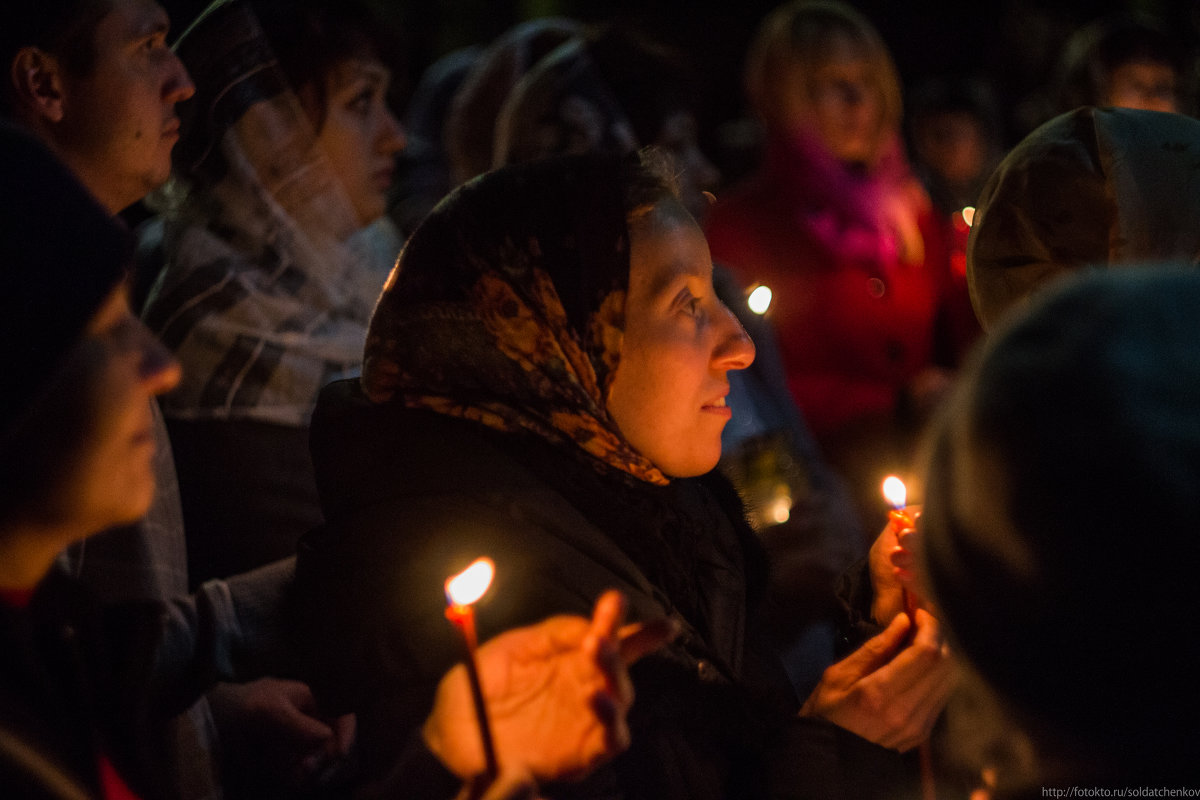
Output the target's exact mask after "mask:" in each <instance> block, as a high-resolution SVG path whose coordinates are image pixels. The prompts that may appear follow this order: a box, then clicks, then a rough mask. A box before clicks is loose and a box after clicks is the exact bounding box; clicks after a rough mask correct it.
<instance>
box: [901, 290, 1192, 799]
mask: <svg viewBox="0 0 1200 800" xmlns="http://www.w3.org/2000/svg"><path fill="white" fill-rule="evenodd" d="M1198 342H1200V273H1197V272H1196V271H1194V270H1192V269H1189V268H1186V267H1175V268H1169V269H1168V268H1162V267H1147V268H1146V269H1141V270H1136V271H1135V270H1119V271H1111V272H1106V273H1091V274H1087V275H1080V276H1076V277H1075V278H1074V279H1070V280H1067V281H1064V282H1062V284H1060V285H1059V286H1058V287H1056V288H1054V289H1051V290H1049V291H1047V292H1045V293H1043V294H1041V295H1040V296H1039V297H1038V298H1036V299H1034V300H1033V301H1031V303H1030V304H1029V306H1028V308H1026V309H1023V310H1022V311H1020V312H1018V313H1014V314H1013V315H1010V316H1009V317H1008V318H1007V320H1006V324H1004V325H1002V326H1001V327H1000V328H999V329H998V330H997V331H995V333H994V334H993V335H992V336H991V338H990V339H989V340H988V342H987V345H986V346H985V347H984V348H983V349H982V350H981V351H980V352H979V353H977V354H976V358H975V359H974V360H973V361H972V362H971V364H970V366H969V367H968V368H967V369H966V371H965V372H964V374H963V376H962V378H961V383H960V384H959V385H958V387H956V391H955V394H954V396H953V398H952V400H951V402H950V404H949V406H948V408H947V412H948V413H947V414H946V415H945V416H944V417H943V419H942V421H941V425H940V427H939V428H938V429H937V433H936V435H935V437H934V443H933V447H932V448H931V450H932V456H931V460H930V469H929V474H928V483H927V485H926V502H925V507H924V513H923V516H922V525H923V529H924V535H925V540H924V542H925V547H924V555H925V562H926V568H927V569H926V574H927V576H928V580H929V584H930V589H931V593H932V595H933V596H934V597H935V598H936V600H937V603H938V605H939V607H940V609H941V612H942V616H943V619H944V621H945V622H946V623H947V625H948V626H949V628H950V630H951V631H952V634H953V637H954V639H955V641H956V643H957V644H958V646H959V648H960V649H961V652H963V653H964V654H965V655H966V656H967V658H968V659H969V660H970V661H971V662H972V663H973V664H974V665H975V666H976V668H977V669H978V671H979V672H980V673H981V674H982V675H983V676H984V678H985V679H986V680H987V681H988V683H989V684H991V685H992V687H993V688H994V689H996V690H997V692H998V694H999V695H1000V696H1001V698H1002V699H1003V700H1004V701H1005V702H1006V703H1007V704H1009V705H1010V706H1011V707H1012V709H1013V710H1014V711H1015V712H1016V714H1017V716H1018V718H1023V719H1024V720H1025V721H1026V722H1027V723H1029V725H1030V729H1031V731H1033V732H1035V735H1040V736H1042V737H1046V738H1049V739H1050V740H1052V741H1055V742H1063V741H1066V742H1072V743H1074V746H1075V747H1076V748H1083V751H1084V752H1086V754H1087V756H1088V757H1089V758H1092V757H1094V758H1096V759H1098V760H1099V762H1098V763H1107V765H1108V766H1109V767H1111V768H1112V769H1114V770H1115V771H1117V772H1121V773H1124V774H1127V775H1128V774H1133V773H1137V772H1141V771H1143V770H1146V769H1149V770H1150V771H1151V772H1156V773H1157V777H1158V778H1159V779H1165V778H1166V777H1167V774H1166V773H1165V772H1163V771H1162V770H1167V771H1169V770H1171V769H1176V770H1178V769H1185V770H1186V769H1193V768H1194V765H1195V764H1196V763H1197V759H1198V758H1200V691H1198V690H1197V688H1196V684H1195V678H1196V675H1197V674H1200V637H1197V636H1196V635H1195V633H1194V631H1193V630H1192V628H1193V627H1194V625H1195V621H1196V620H1197V619H1200V591H1198V589H1197V585H1198V581H1197V576H1198V570H1200V348H1198V347H1197V343H1198ZM1172 764H1173V765H1174V766H1172Z"/></svg>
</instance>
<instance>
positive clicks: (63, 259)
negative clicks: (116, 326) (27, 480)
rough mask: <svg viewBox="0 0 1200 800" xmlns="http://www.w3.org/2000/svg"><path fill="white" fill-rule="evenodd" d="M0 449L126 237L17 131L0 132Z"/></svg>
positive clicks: (124, 255) (55, 365)
mask: <svg viewBox="0 0 1200 800" xmlns="http://www.w3.org/2000/svg"><path fill="white" fill-rule="evenodd" d="M0 187H3V191H2V192H0V268H2V269H3V270H4V279H3V283H4V289H3V291H0V341H3V342H4V346H3V348H0V353H3V355H2V356H0V373H2V374H3V379H2V383H0V386H2V387H3V388H2V389H0V443H3V442H4V441H5V440H6V439H7V438H8V437H9V435H11V433H12V432H13V430H14V429H15V428H16V427H18V426H19V424H20V421H21V419H22V417H23V416H24V415H25V414H26V413H27V412H28V411H29V409H30V407H31V406H32V404H33V403H34V402H35V401H36V400H37V398H38V395H39V393H40V392H42V391H43V390H44V389H45V387H46V385H47V384H48V383H49V382H50V380H51V379H52V378H53V376H54V374H55V372H56V371H57V370H58V369H59V367H60V366H61V365H62V363H63V361H64V359H65V358H66V356H67V354H68V353H69V352H70V351H71V349H72V348H73V347H74V345H75V343H76V342H77V341H78V340H79V338H80V335H81V334H82V332H83V330H84V328H85V327H86V326H87V324H88V322H89V321H90V320H91V318H92V316H93V315H95V313H96V311H97V310H98V309H99V307H100V304H101V303H102V302H103V301H104V299H105V298H106V297H107V296H108V295H109V294H110V293H111V292H112V290H113V289H114V288H115V287H116V286H117V284H118V283H119V282H120V281H121V280H122V279H123V278H124V276H125V270H126V268H127V265H128V263H129V258H130V256H131V254H132V248H133V238H132V236H131V234H130V233H129V231H128V230H127V229H126V228H125V227H124V226H122V225H121V224H120V223H118V222H116V221H115V220H114V219H113V218H112V217H111V216H110V215H109V214H108V212H106V211H105V210H104V209H103V208H102V207H101V206H100V204H99V203H98V202H97V201H96V200H95V198H93V197H92V195H91V194H89V193H88V191H87V190H86V189H84V188H83V186H81V185H80V183H79V182H78V181H77V180H76V179H75V177H74V176H73V175H72V174H71V173H70V172H69V171H68V170H67V168H66V167H65V166H63V164H62V163H61V162H60V161H59V160H58V159H57V158H55V157H54V156H53V155H52V154H51V153H50V151H49V150H47V149H46V148H45V147H44V146H43V145H42V144H41V143H40V142H38V141H37V140H35V139H34V138H33V137H32V136H31V135H30V134H28V133H27V132H25V131H23V130H20V129H18V128H16V127H13V126H11V125H0Z"/></svg>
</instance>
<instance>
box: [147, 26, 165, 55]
mask: <svg viewBox="0 0 1200 800" xmlns="http://www.w3.org/2000/svg"><path fill="white" fill-rule="evenodd" d="M166 46H167V34H166V32H165V31H158V32H156V33H154V34H153V35H151V36H150V37H148V38H147V39H145V40H144V41H143V42H142V46H141V49H142V50H144V51H145V52H147V53H152V52H154V51H155V50H159V49H162V48H165V47H166Z"/></svg>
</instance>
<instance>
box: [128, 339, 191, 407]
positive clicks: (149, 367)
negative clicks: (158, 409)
mask: <svg viewBox="0 0 1200 800" xmlns="http://www.w3.org/2000/svg"><path fill="white" fill-rule="evenodd" d="M138 325H139V331H138V334H139V336H140V338H141V351H142V358H141V362H140V363H139V364H138V372H139V375H140V377H141V380H142V386H143V387H144V388H145V389H146V392H147V393H148V394H149V395H150V396H152V397H153V396H155V395H160V394H165V393H166V392H169V391H171V390H172V389H174V388H175V387H176V386H178V385H179V381H180V379H181V378H182V377H183V368H182V367H181V366H180V365H179V361H178V360H177V359H176V358H175V356H173V355H172V354H171V351H170V350H168V349H167V347H166V345H164V344H163V343H162V342H161V341H159V339H158V337H157V336H155V335H154V333H153V332H151V330H150V329H149V328H147V327H146V326H145V325H144V324H142V323H141V322H138Z"/></svg>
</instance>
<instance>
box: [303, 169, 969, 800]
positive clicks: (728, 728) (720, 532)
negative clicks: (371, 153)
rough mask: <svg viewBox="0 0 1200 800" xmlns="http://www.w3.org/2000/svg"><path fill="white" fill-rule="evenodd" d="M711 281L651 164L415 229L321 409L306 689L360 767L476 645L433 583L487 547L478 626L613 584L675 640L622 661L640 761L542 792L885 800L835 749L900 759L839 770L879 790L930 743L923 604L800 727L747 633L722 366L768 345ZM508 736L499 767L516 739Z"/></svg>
mask: <svg viewBox="0 0 1200 800" xmlns="http://www.w3.org/2000/svg"><path fill="white" fill-rule="evenodd" d="M711 276H712V262H711V259H710V258H709V255H708V249H707V245H706V244H705V242H704V238H703V236H702V234H701V233H700V230H699V228H698V227H697V225H696V223H695V222H694V221H693V220H692V218H691V217H690V216H689V215H688V214H687V212H686V210H685V209H684V208H683V206H682V205H681V203H680V202H679V200H678V199H677V198H676V196H675V194H674V192H673V190H672V188H671V187H670V183H669V179H667V178H664V177H663V172H662V170H661V167H657V168H656V167H655V166H654V162H653V161H652V160H643V158H639V157H638V156H637V155H636V154H629V155H627V156H624V157H622V156H620V155H616V154H592V155H585V156H576V157H566V158H556V159H547V160H543V161H537V162H533V163H530V164H525V165H521V166H518V167H510V168H506V169H503V170H498V171H495V172H492V173H488V174H486V175H484V176H482V177H481V178H479V179H477V180H475V181H472V182H470V183H468V184H466V185H464V186H463V187H461V188H460V189H458V190H457V191H456V192H454V193H453V194H451V195H450V196H449V197H448V198H447V199H446V200H444V201H443V203H442V204H440V205H439V207H438V208H437V209H435V210H434V211H433V212H432V214H431V215H430V216H429V217H428V218H426V220H425V222H424V223H423V224H422V226H421V227H420V228H419V229H418V230H417V231H416V233H415V234H414V235H413V237H412V239H411V240H410V241H409V243H408V245H407V247H406V249H405V251H404V253H403V254H402V255H401V258H400V261H399V263H398V265H397V269H396V271H395V272H394V273H393V275H392V277H391V279H390V280H389V284H388V286H387V288H386V289H385V291H384V294H383V296H382V297H381V299H380V303H379V306H378V307H377V310H376V313H375V316H374V317H373V319H372V324H371V331H370V335H369V337H368V342H367V348H366V354H365V360H364V372H363V378H362V381H361V384H360V383H359V382H356V381H343V382H339V383H335V384H333V385H331V386H330V387H329V388H328V389H326V391H325V392H324V393H323V394H322V398H321V401H320V403H319V405H318V409H317V412H316V414H315V416H314V423H313V452H314V462H315V464H316V467H317V475H318V483H319V485H320V488H321V493H322V499H323V504H324V508H325V514H326V519H327V523H326V525H325V526H324V527H323V528H322V529H320V530H319V531H317V532H315V533H314V534H313V535H312V536H310V537H306V539H305V541H304V543H303V544H302V549H301V554H300V560H299V563H298V571H297V593H298V606H297V614H296V622H297V624H298V625H299V626H301V629H302V631H303V638H304V639H305V641H306V642H307V647H308V649H309V651H310V655H311V658H310V661H311V664H310V676H309V677H310V678H311V679H312V680H313V681H314V682H315V686H316V687H317V691H318V693H320V694H322V696H323V699H325V700H326V701H328V702H330V703H332V704H333V705H334V706H338V707H342V708H347V709H349V708H354V709H356V710H357V711H358V713H359V721H360V731H361V740H362V743H363V746H364V761H365V763H366V766H367V772H368V774H372V773H373V774H379V773H381V772H383V771H385V770H386V769H387V768H388V765H389V762H390V761H391V760H392V759H393V758H394V754H395V752H396V750H397V749H398V748H399V747H400V746H401V745H402V742H401V741H399V740H398V738H397V733H398V732H399V731H400V724H401V722H402V721H403V720H405V719H407V718H408V717H409V716H410V715H411V714H412V713H413V712H414V710H415V709H417V708H420V706H421V703H422V698H423V694H422V691H421V687H422V686H426V685H428V683H429V681H430V680H431V678H432V677H433V676H436V675H438V674H440V672H442V671H443V670H444V669H445V667H446V665H447V664H449V663H451V662H452V661H453V660H454V659H456V658H457V657H458V656H457V649H456V647H455V643H454V638H453V636H452V631H451V630H449V629H448V628H447V626H446V622H445V621H444V619H442V616H443V615H442V612H443V610H444V605H445V598H444V597H443V595H442V585H443V581H444V580H445V578H446V577H447V576H449V575H452V574H454V573H456V572H458V571H459V570H461V569H462V567H463V566H464V565H465V564H466V563H467V562H468V561H470V560H472V559H473V558H475V557H476V556H479V555H488V556H490V557H492V558H493V559H494V560H495V563H496V577H495V581H494V583H493V585H492V588H491V590H490V592H489V595H488V598H487V599H485V600H484V601H483V602H482V603H481V604H480V607H479V610H478V623H479V626H480V632H481V637H483V638H486V637H487V636H488V635H490V634H491V633H492V632H494V631H497V630H501V629H503V628H506V627H509V626H512V625H517V624H522V623H523V622H524V621H527V620H531V619H536V618H539V617H541V616H545V614H546V613H553V612H563V611H571V610H572V609H577V608H587V607H589V606H590V604H591V603H592V601H593V598H595V597H596V596H597V595H598V594H600V593H601V592H602V591H603V590H605V589H607V588H610V587H615V588H619V589H621V590H622V591H623V592H624V593H625V594H626V595H627V596H628V597H629V599H630V612H631V617H632V618H634V619H645V618H653V617H657V616H660V615H664V614H666V615H669V616H671V617H673V618H674V619H675V620H676V621H677V622H678V624H679V625H680V627H681V630H682V633H681V635H680V636H679V638H678V639H677V640H676V642H675V643H674V644H673V645H672V646H671V647H670V649H669V650H667V651H664V652H663V653H662V654H661V655H657V656H651V657H648V658H647V659H645V660H643V661H642V662H640V663H639V665H638V666H637V667H635V668H634V670H633V671H632V675H633V678H634V684H635V687H636V691H637V697H638V702H637V704H636V705H635V707H634V711H633V712H632V714H631V717H630V726H631V732H632V742H633V745H632V748H631V750H630V751H628V752H627V753H626V754H624V755H622V756H621V757H619V758H618V759H616V760H615V761H614V763H613V765H612V767H611V768H610V769H606V770H603V771H601V772H599V773H597V774H596V775H595V776H593V777H592V778H591V779H589V780H588V781H587V782H586V783H584V784H580V785H578V786H575V787H568V786H564V785H553V786H549V787H545V788H546V793H547V795H548V796H581V797H582V796H592V795H593V794H595V793H602V794H604V795H605V796H619V797H656V798H684V797H688V798H717V797H737V796H750V797H753V796H761V795H762V794H763V793H764V792H766V791H767V789H766V785H767V784H768V783H770V782H771V781H773V780H775V779H776V778H782V780H783V781H784V782H785V783H786V784H787V785H788V787H789V790H791V791H794V792H796V793H797V794H798V795H799V796H806V792H807V793H808V794H807V796H825V797H832V796H837V795H836V792H838V791H846V792H847V795H846V796H848V797H850V796H856V797H862V796H869V794H863V793H860V792H859V791H858V789H860V788H861V787H851V788H849V789H847V788H846V786H845V785H843V784H841V783H840V781H841V780H842V779H843V777H844V776H843V775H842V773H841V772H840V769H841V766H842V762H841V761H839V758H841V757H849V758H850V760H852V761H853V760H855V759H856V758H862V759H864V760H867V761H872V762H874V763H875V766H876V767H879V766H880V764H883V765H886V766H884V767H883V772H882V773H881V772H879V771H872V770H869V769H864V771H863V772H862V773H858V772H856V771H855V770H853V769H850V770H848V771H847V774H848V775H849V776H850V777H848V778H846V780H850V781H851V783H852V782H853V780H855V779H859V778H862V777H864V776H866V775H870V780H878V779H879V778H880V775H881V774H883V775H894V774H895V773H894V772H893V773H889V772H888V771H887V768H888V767H894V766H895V764H894V762H893V757H894V756H895V754H894V753H891V752H890V751H889V750H888V749H886V748H895V749H898V750H905V749H908V748H910V747H912V746H913V745H914V744H915V743H916V742H917V741H919V740H920V739H921V738H922V737H923V736H924V735H926V734H927V732H928V728H929V726H930V725H931V724H932V720H933V718H934V717H935V716H936V714H937V712H938V711H939V710H940V705H941V702H942V700H943V699H944V696H945V685H946V682H947V673H948V666H947V664H946V662H945V661H944V657H943V655H942V653H941V651H940V649H939V646H938V644H937V642H936V639H937V633H936V623H935V622H934V621H933V620H932V618H931V617H928V616H926V615H924V613H923V612H922V613H921V614H920V615H919V616H918V619H917V623H916V627H915V630H913V629H912V628H910V627H909V622H908V620H907V618H905V617H903V615H901V617H899V618H897V619H896V620H895V621H893V622H892V624H891V626H890V627H889V628H888V629H887V630H886V631H885V632H884V633H883V634H881V635H880V637H877V638H876V639H874V640H872V641H871V642H870V643H868V645H867V646H866V647H865V648H864V652H863V653H859V654H855V656H851V658H850V659H847V662H845V663H843V664H842V665H838V666H835V667H833V668H831V670H830V671H829V672H828V673H827V676H828V680H827V681H825V682H823V684H822V686H820V687H818V689H817V691H816V692H815V693H814V695H813V697H812V698H810V700H809V704H808V705H807V706H806V710H807V711H808V715H807V716H806V717H804V718H800V717H797V716H796V715H797V711H798V708H799V701H798V698H796V697H795V695H794V694H793V693H792V691H791V689H790V686H789V685H788V684H787V681H786V678H785V677H784V676H783V673H782V672H781V670H780V666H779V664H778V660H777V657H776V656H775V655H774V654H773V653H771V652H769V650H768V649H767V648H765V647H764V646H763V642H762V641H761V639H760V637H759V631H758V628H757V626H756V625H755V616H754V614H755V612H754V607H755V600H756V597H757V594H758V593H759V591H760V589H761V583H762V580H763V564H762V558H761V554H760V552H759V550H758V548H757V546H756V543H755V539H754V536H753V533H752V531H751V530H750V529H749V527H748V526H747V524H746V522H745V519H744V517H743V512H742V508H741V505H740V502H739V500H738V498H737V495H736V493H735V492H734V491H733V489H732V487H731V486H730V485H729V484H728V483H727V482H726V481H725V480H724V479H723V478H722V477H721V476H720V475H719V473H717V472H714V471H712V470H713V468H714V467H715V466H716V464H717V461H718V459H719V458H720V453H721V431H722V429H723V428H724V426H725V424H726V423H727V422H728V420H729V418H730V416H731V415H732V414H733V413H736V412H735V411H732V410H731V409H730V407H729V406H728V405H727V404H726V396H727V394H728V392H729V382H728V376H729V372H730V371H732V370H738V369H743V368H745V367H746V366H748V365H749V364H750V362H751V360H752V359H753V357H754V348H753V345H752V344H751V343H750V340H749V339H748V337H746V335H745V333H744V331H743V330H742V328H741V326H740V325H739V324H738V323H737V321H736V318H735V317H734V316H733V315H732V314H731V313H730V311H729V310H728V309H727V308H725V306H724V305H723V304H722V303H721V302H720V301H719V299H718V298H717V297H716V295H715V292H714V290H713V287H712V277H711ZM910 634H915V639H914V640H913V641H912V642H911V643H910V644H908V643H906V642H907V641H908V640H907V638H906V637H908V636H909V635H910ZM856 656H857V659H856ZM868 687H874V688H871V689H868ZM879 691H882V692H884V694H885V696H886V697H887V698H888V702H896V703H898V704H900V705H903V706H904V708H905V712H904V714H903V715H902V716H903V718H904V719H905V722H904V724H902V725H900V726H898V728H895V729H891V728H890V726H889V725H888V723H887V722H885V721H884V719H883V716H882V715H876V714H874V713H872V711H868V710H866V709H865V708H864V707H863V706H861V705H859V702H861V700H862V699H863V695H860V694H857V692H866V693H867V694H872V695H874V693H875V692H879ZM876 710H877V709H876ZM851 730H854V731H857V732H859V733H861V734H862V736H863V737H871V739H872V740H873V741H875V742H878V743H880V744H882V745H884V746H878V745H877V744H871V743H870V742H868V741H866V740H865V739H864V738H860V737H858V736H855V735H853V734H851V733H850V732H849V731H851ZM496 746H497V749H498V755H499V758H500V761H501V762H502V763H503V761H504V759H505V749H506V747H511V746H512V743H511V742H504V741H502V740H498V741H497V742H496ZM776 748H779V749H781V750H782V751H783V752H785V753H789V754H790V757H789V756H784V755H778V754H773V753H772V751H773V750H775V749H776ZM801 749H804V750H805V752H807V753H808V757H796V753H798V752H800V750H801ZM834 751H837V753H838V755H837V756H834V755H833V752H834ZM850 753H853V754H854V756H847V754H850ZM864 763H865V762H864ZM860 766H861V765H860ZM789 771H791V772H792V773H799V774H788V775H785V776H780V775H779V773H780V772H783V773H787V772H789ZM893 788H894V787H893Z"/></svg>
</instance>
